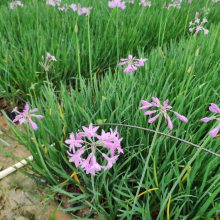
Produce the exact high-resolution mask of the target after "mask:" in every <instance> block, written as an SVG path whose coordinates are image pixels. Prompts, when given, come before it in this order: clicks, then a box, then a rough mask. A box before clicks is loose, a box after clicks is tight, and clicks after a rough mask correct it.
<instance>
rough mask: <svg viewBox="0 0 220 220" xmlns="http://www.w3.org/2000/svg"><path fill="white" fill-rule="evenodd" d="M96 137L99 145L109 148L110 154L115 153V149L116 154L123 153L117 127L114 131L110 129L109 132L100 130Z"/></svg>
mask: <svg viewBox="0 0 220 220" xmlns="http://www.w3.org/2000/svg"><path fill="white" fill-rule="evenodd" d="M98 139H99V143H100V144H101V145H103V146H104V147H106V148H108V149H109V150H110V153H111V155H112V156H114V155H115V151H117V153H118V154H122V153H124V152H123V150H122V148H121V141H122V138H121V139H120V138H119V135H118V132H117V129H116V130H115V131H113V130H112V129H110V132H108V133H105V131H104V130H102V133H101V135H100V136H98Z"/></svg>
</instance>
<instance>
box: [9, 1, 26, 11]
mask: <svg viewBox="0 0 220 220" xmlns="http://www.w3.org/2000/svg"><path fill="white" fill-rule="evenodd" d="M23 6H24V5H23V3H22V2H21V1H14V2H10V4H9V8H10V9H15V8H17V7H23Z"/></svg>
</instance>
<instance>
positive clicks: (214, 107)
mask: <svg viewBox="0 0 220 220" xmlns="http://www.w3.org/2000/svg"><path fill="white" fill-rule="evenodd" d="M209 111H210V112H213V113H215V114H218V116H216V115H213V116H211V117H205V118H202V119H201V121H202V122H209V121H213V120H215V121H217V123H218V125H217V126H216V127H215V128H214V129H213V130H211V131H210V132H209V134H210V135H211V136H212V137H216V136H217V135H218V133H219V131H220V108H219V107H218V106H217V105H216V104H215V103H211V105H210V106H209Z"/></svg>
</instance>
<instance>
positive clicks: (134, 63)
mask: <svg viewBox="0 0 220 220" xmlns="http://www.w3.org/2000/svg"><path fill="white" fill-rule="evenodd" d="M147 60H148V59H146V58H144V59H143V58H140V59H136V58H135V57H133V56H132V55H128V58H127V59H125V58H121V59H120V62H119V64H118V66H124V65H127V67H126V68H125V69H124V73H131V72H135V71H136V70H137V69H138V68H137V67H140V66H144V63H145V62H146V61H147Z"/></svg>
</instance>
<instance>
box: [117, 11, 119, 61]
mask: <svg viewBox="0 0 220 220" xmlns="http://www.w3.org/2000/svg"><path fill="white" fill-rule="evenodd" d="M116 13H117V14H116V38H117V60H119V37H118V36H119V35H118V31H119V29H118V19H119V18H118V14H119V11H118V8H117V11H116Z"/></svg>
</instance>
